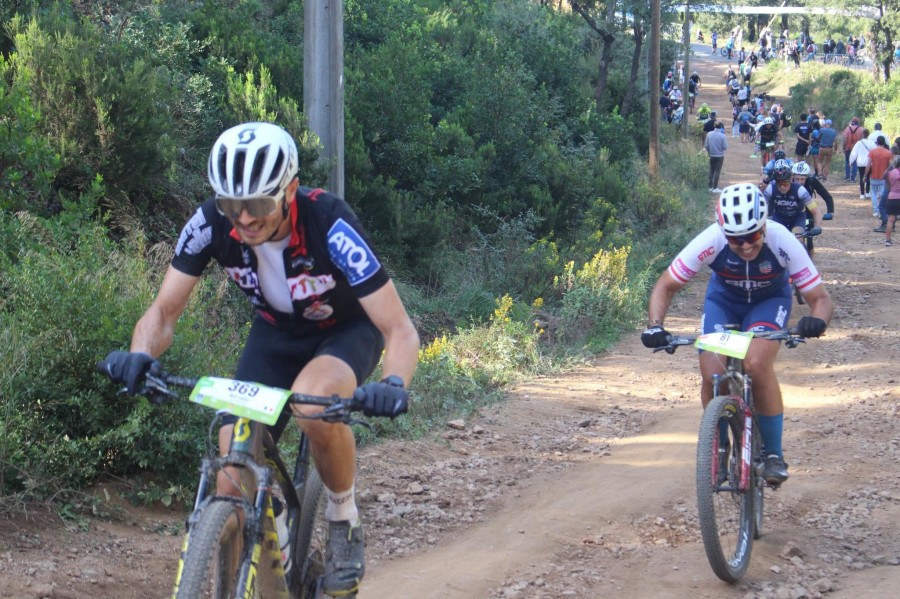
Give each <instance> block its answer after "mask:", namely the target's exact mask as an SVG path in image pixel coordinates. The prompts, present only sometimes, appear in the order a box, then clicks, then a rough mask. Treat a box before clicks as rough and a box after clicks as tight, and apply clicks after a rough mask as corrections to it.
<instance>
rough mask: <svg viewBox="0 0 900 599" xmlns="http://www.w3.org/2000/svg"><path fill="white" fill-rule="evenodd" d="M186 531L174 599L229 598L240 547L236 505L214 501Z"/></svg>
mask: <svg viewBox="0 0 900 599" xmlns="http://www.w3.org/2000/svg"><path fill="white" fill-rule="evenodd" d="M188 534H189V536H188V538H187V547H186V549H185V551H184V554H183V555H182V558H181V559H182V564H181V576H180V578H179V580H178V581H177V583H176V584H177V588H176V592H175V599H195V598H197V597H203V598H206V597H214V598H216V599H220V598H221V599H225V598H229V597H232V596H233V595H234V591H235V588H234V587H235V583H236V580H235V579H236V577H237V569H238V564H239V563H240V560H241V546H242V539H241V534H242V533H241V523H240V519H239V518H238V509H237V507H236V506H235V505H234V504H232V503H230V502H228V501H213V502H212V503H210V504H209V505H207V506H206V507H204V508H203V513H202V514H201V515H200V519H199V520H198V521H197V523H196V524H194V525H193V526H192V527H191V530H190V532H189V533H188Z"/></svg>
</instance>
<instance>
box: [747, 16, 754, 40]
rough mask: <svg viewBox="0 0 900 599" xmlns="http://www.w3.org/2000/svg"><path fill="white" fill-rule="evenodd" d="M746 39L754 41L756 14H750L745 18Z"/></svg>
mask: <svg viewBox="0 0 900 599" xmlns="http://www.w3.org/2000/svg"><path fill="white" fill-rule="evenodd" d="M747 41H748V42H755V41H756V15H750V16H749V17H748V18H747Z"/></svg>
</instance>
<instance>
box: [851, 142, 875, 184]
mask: <svg viewBox="0 0 900 599" xmlns="http://www.w3.org/2000/svg"><path fill="white" fill-rule="evenodd" d="M874 148H875V142H874V141H872V140H871V139H869V130H868V129H863V136H862V139H860V140H859V141H858V142H856V145H855V146H853V150H852V151H851V152H850V162H855V163H856V168H857V170H858V171H859V199H861V200H864V199H865V198H866V194H867V193H869V177H868V173H867V172H866V167H867V166H868V165H869V151H871V150H872V149H874Z"/></svg>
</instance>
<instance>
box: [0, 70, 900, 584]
mask: <svg viewBox="0 0 900 599" xmlns="http://www.w3.org/2000/svg"><path fill="white" fill-rule="evenodd" d="M700 58H701V59H702V60H697V61H695V64H698V66H699V70H700V73H701V76H702V77H703V80H704V84H705V86H704V91H703V94H702V95H701V99H702V100H704V101H707V102H709V103H710V104H711V105H713V106H714V107H717V108H718V109H719V111H720V114H722V113H724V111H725V108H726V106H725V104H724V101H725V95H724V92H723V91H721V90H723V87H722V86H721V85H720V84H719V82H720V81H721V73H722V71H723V70H724V64H725V63H724V59H722V58H721V57H716V58H715V59H707V58H706V57H705V56H702V57H700ZM773 92H774V93H775V95H776V96H777V95H779V94H781V95H782V96H783V95H784V93H785V92H786V90H773ZM729 142H732V146H731V149H730V150H729V153H728V157H727V161H726V169H725V170H726V172H725V174H724V176H723V181H722V184H721V186H724V185H726V184H729V183H734V182H739V181H743V180H747V179H748V178H752V177H753V176H754V175H755V173H756V172H757V171H756V166H755V165H756V162H755V161H754V160H752V159H750V158H748V155H749V154H750V151H751V150H750V148H749V147H747V146H741V145H740V144H738V143H736V142H737V140H732V139H729ZM842 179H843V177H842V176H840V174H838V175H833V176H832V177H830V180H829V182H828V183H827V185H828V187H829V189H831V190H832V191H833V192H834V193H835V195H836V204H837V208H836V210H835V220H833V221H831V222H830V223H827V228H826V229H825V233H823V235H822V237H821V238H820V241H819V245H818V249H817V254H816V262H817V264H818V266H819V268H820V270H821V271H822V272H823V275H824V278H825V281H826V284H827V286H828V288H829V290H830V291H831V293H832V295H833V297H834V300H835V303H836V305H837V311H836V314H835V319H834V321H833V323H832V326H831V327H830V328H829V330H828V333H827V335H826V336H825V337H824V338H822V339H821V340H815V341H811V342H810V343H808V344H807V345H804V346H801V347H800V348H798V349H795V350H782V352H781V354H780V357H779V366H778V368H779V378H780V380H781V383H782V388H783V390H784V393H785V403H786V423H785V451H786V458H787V460H788V462H789V463H790V471H791V479H790V481H788V482H787V483H786V484H785V485H784V486H783V487H782V488H781V489H780V490H778V491H777V492H769V493H768V494H767V499H766V520H765V524H764V534H763V537H762V538H761V539H759V540H758V541H757V542H756V543H755V544H754V549H753V557H752V561H751V566H750V569H749V571H748V573H747V575H746V576H745V577H744V579H743V580H742V581H741V582H739V583H738V584H735V585H727V584H725V583H723V582H721V581H719V580H718V579H717V578H716V577H715V575H714V574H713V573H712V571H711V570H710V568H709V565H708V563H707V560H706V556H705V554H704V550H703V546H702V543H701V541H700V534H699V529H698V523H697V515H696V506H695V495H694V464H695V443H696V431H697V427H698V425H699V421H700V407H699V400H698V386H699V374H698V370H697V364H696V357H695V354H694V353H693V352H692V351H686V350H684V349H682V350H680V351H679V352H677V353H676V354H675V355H673V356H669V355H666V354H652V353H651V352H649V351H648V350H646V349H644V348H643V347H642V346H641V344H640V342H639V340H638V336H637V332H635V334H634V335H630V336H627V337H626V338H625V339H623V340H622V341H621V342H620V343H619V344H618V345H617V346H616V347H614V348H613V349H612V350H611V351H610V352H608V353H607V354H604V355H602V356H600V357H598V358H597V359H596V360H594V361H593V362H592V363H590V364H585V365H584V366H583V367H581V368H579V369H578V370H576V371H572V372H567V373H565V374H563V375H559V376H553V377H544V378H537V379H534V380H529V381H525V382H523V383H522V384H520V385H518V386H517V387H516V388H514V389H512V390H511V391H510V393H509V395H508V398H507V400H506V401H505V402H503V403H502V404H498V405H495V406H491V407H488V408H485V409H483V410H482V411H481V412H480V413H479V414H478V415H477V416H476V417H473V418H472V419H470V420H467V421H454V422H448V423H447V426H446V428H445V430H443V431H441V432H440V433H439V434H436V435H435V436H434V437H433V438H430V439H426V440H423V441H420V442H415V443H396V442H391V443H386V444H383V445H379V446H377V447H372V448H368V449H366V450H365V451H363V452H362V454H361V456H360V480H359V483H358V489H359V499H360V503H361V506H362V509H363V511H364V517H365V521H366V524H367V536H368V539H369V549H368V574H367V578H366V582H365V584H364V586H363V590H362V592H361V593H360V597H361V598H369V597H371V598H376V599H382V598H385V599H394V598H398V599H399V598H404V597H409V598H422V597H429V598H431V597H435V598H437V597H454V598H491V599H493V598H510V599H512V598H532V597H533V598H540V597H544V598H559V597H581V598H594V597H628V598H633V597H646V598H665V597H672V598H681V597H748V598H773V599H803V598H810V599H811V598H818V597H835V598H837V597H842V598H851V597H852V598H854V599H855V598H860V597H886V596H895V595H896V592H897V591H896V589H897V588H900V568H898V567H897V566H898V565H900V469H898V468H897V463H898V460H900V428H898V426H897V422H898V407H897V406H898V397H900V391H898V387H897V383H896V374H895V373H894V372H893V369H892V368H891V364H893V363H895V362H896V360H897V358H898V333H897V328H898V327H897V325H898V314H897V311H896V310H894V307H895V306H896V305H897V303H898V300H900V295H898V291H900V287H898V285H897V282H896V281H897V273H895V272H894V268H895V267H897V266H898V264H900V257H898V254H897V252H900V249H897V247H895V248H885V247H884V245H883V236H882V235H877V234H874V233H873V232H872V228H873V226H874V224H875V223H874V221H873V219H872V217H871V206H870V204H869V202H868V200H860V199H859V197H858V190H857V188H856V187H855V186H851V185H850V184H847V183H844V182H843V180H842ZM898 272H900V271H898ZM702 293H703V286H702V284H692V285H691V286H689V287H688V288H687V289H685V290H684V291H683V292H682V293H681V294H680V295H679V297H678V298H677V300H676V302H675V304H674V305H673V309H672V312H671V316H670V318H669V319H667V327H668V328H669V329H670V330H673V331H676V332H682V333H685V334H688V333H691V332H695V331H696V330H697V326H698V316H699V311H700V304H701V298H702ZM806 313H808V309H807V308H806V307H805V306H798V307H795V310H794V314H793V315H792V320H796V319H797V318H799V317H800V316H802V315H804V314H806ZM115 489H116V487H109V489H108V490H107V492H111V493H112V496H111V498H110V501H109V503H108V504H107V505H108V506H109V507H108V509H111V513H113V514H114V515H115V517H113V518H98V519H95V520H90V521H87V522H85V523H84V524H85V526H84V527H83V529H82V528H78V527H74V528H73V527H71V525H69V527H68V528H67V527H66V526H65V525H63V523H62V522H61V521H59V520H58V519H57V518H54V517H50V516H47V515H45V514H43V513H40V512H39V513H32V514H29V515H28V517H22V516H16V517H8V518H6V519H0V563H2V564H3V568H2V569H0V589H2V591H0V595H2V596H3V597H14V598H19V597H21V598H27V599H32V598H34V599H39V598H42V597H52V598H59V599H61V598H69V599H95V598H98V597H100V598H106V597H115V598H120V597H121V598H125V597H134V598H146V597H163V596H166V595H167V594H168V593H169V591H170V587H171V583H172V580H173V578H174V569H175V566H176V563H177V556H178V551H179V545H180V538H179V535H180V531H181V529H182V522H183V520H184V514H183V513H180V512H177V511H160V512H151V511H147V510H139V509H136V508H134V507H132V506H130V505H129V504H127V503H125V502H120V501H117V499H116V497H115ZM98 493H99V494H101V496H103V493H104V491H103V489H100V490H98ZM113 506H114V507H115V509H112V507H113ZM892 589H893V590H892Z"/></svg>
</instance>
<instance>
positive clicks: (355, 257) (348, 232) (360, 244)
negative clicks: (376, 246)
mask: <svg viewBox="0 0 900 599" xmlns="http://www.w3.org/2000/svg"><path fill="white" fill-rule="evenodd" d="M328 253H329V254H330V255H331V260H332V261H333V262H334V263H335V264H336V265H337V267H338V268H340V269H341V271H342V272H343V273H344V275H345V276H346V277H347V280H348V281H350V284H351V285H358V284H359V283H362V282H363V281H365V280H367V279H368V278H369V277H371V276H372V275H374V274H375V273H376V272H378V269H379V268H381V264H379V262H378V259H377V258H375V254H373V253H372V250H370V249H369V246H368V245H366V242H365V241H363V238H362V236H361V235H360V234H359V233H358V232H357V231H356V229H354V228H353V227H351V226H350V225H349V224H348V223H347V222H346V221H345V220H344V219H342V218H339V219H338V220H337V221H335V223H334V225H332V227H331V229H329V231H328Z"/></svg>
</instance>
